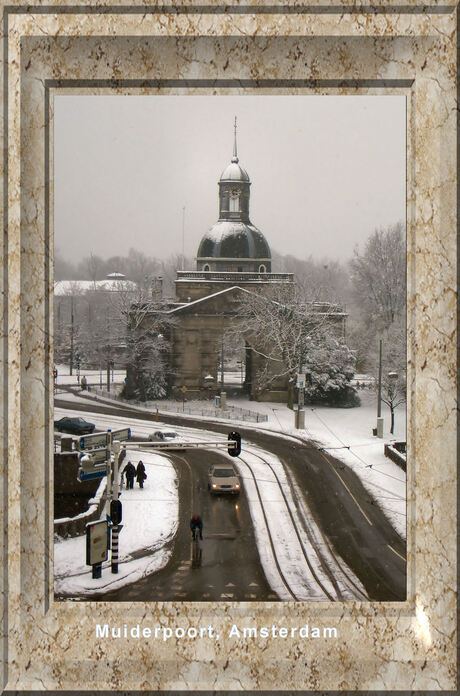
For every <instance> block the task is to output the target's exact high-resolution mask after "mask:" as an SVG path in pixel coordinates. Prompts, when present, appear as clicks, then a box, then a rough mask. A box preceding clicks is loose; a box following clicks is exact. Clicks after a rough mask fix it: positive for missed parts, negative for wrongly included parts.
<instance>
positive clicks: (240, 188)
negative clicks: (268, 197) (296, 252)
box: [196, 128, 271, 273]
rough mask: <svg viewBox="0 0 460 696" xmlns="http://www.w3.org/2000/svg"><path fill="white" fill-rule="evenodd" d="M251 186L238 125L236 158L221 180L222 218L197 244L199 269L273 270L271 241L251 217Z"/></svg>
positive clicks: (234, 157) (265, 271) (234, 156)
mask: <svg viewBox="0 0 460 696" xmlns="http://www.w3.org/2000/svg"><path fill="white" fill-rule="evenodd" d="M250 186H251V181H250V179H249V176H248V173H247V172H246V170H245V169H243V167H242V166H241V165H240V163H239V159H238V154H237V145H236V128H235V144H234V148H233V157H232V160H231V162H230V164H229V165H228V166H227V167H226V168H225V169H224V171H223V172H222V175H221V177H220V179H219V219H218V221H217V222H216V223H215V224H214V225H213V226H212V227H211V228H210V229H209V230H208V231H207V232H206V234H205V235H204V237H203V239H202V240H201V243H200V246H199V247H198V253H197V259H196V267H197V270H198V271H230V272H237V273H244V272H249V273H267V272H270V271H271V253H270V247H269V246H268V242H267V240H266V239H265V237H264V235H263V234H262V232H261V231H260V230H259V229H257V227H255V226H254V225H253V224H252V223H251V220H250V219H249V197H250Z"/></svg>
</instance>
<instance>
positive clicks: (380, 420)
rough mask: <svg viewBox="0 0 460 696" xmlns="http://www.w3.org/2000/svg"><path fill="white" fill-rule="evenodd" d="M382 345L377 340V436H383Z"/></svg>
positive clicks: (381, 342)
mask: <svg viewBox="0 0 460 696" xmlns="http://www.w3.org/2000/svg"><path fill="white" fill-rule="evenodd" d="M382 345H383V341H382V339H380V341H379V379H378V385H377V428H376V430H377V437H383V418H382Z"/></svg>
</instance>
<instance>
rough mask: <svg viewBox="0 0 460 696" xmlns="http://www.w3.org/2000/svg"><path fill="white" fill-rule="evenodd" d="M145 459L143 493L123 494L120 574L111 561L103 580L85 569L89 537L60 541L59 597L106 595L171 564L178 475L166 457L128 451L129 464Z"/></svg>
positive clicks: (56, 570)
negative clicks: (112, 566) (114, 572)
mask: <svg viewBox="0 0 460 696" xmlns="http://www.w3.org/2000/svg"><path fill="white" fill-rule="evenodd" d="M140 459H141V460H142V461H143V462H144V465H145V471H146V474H147V480H146V481H145V482H144V488H143V489H140V488H138V487H137V484H135V486H136V487H135V488H133V489H132V490H126V489H125V488H123V489H122V491H121V497H120V500H121V502H122V505H123V519H122V524H123V529H122V530H121V532H120V536H119V559H120V560H119V571H118V574H112V572H111V566H110V560H108V561H106V562H105V563H103V565H102V577H101V578H99V579H96V580H95V579H93V578H92V577H91V575H92V573H91V567H90V566H87V565H86V536H80V537H76V538H74V539H65V540H62V539H59V538H58V539H56V542H55V544H54V575H55V584H54V590H55V593H56V594H59V595H91V594H98V593H103V592H107V591H109V590H113V589H117V588H119V587H123V586H124V585H128V584H131V583H133V582H135V581H136V580H140V579H141V578H142V577H145V576H146V575H149V574H150V573H154V572H156V571H158V570H160V569H161V568H163V567H164V566H165V565H166V564H167V562H168V560H169V558H170V555H171V551H170V548H169V547H170V543H171V541H172V540H173V538H174V535H175V534H176V531H177V525H178V514H179V500H178V495H177V477H176V473H175V470H174V467H173V466H172V464H171V463H170V462H169V460H168V459H167V457H165V456H163V455H160V454H154V453H152V452H151V451H150V452H147V451H145V452H144V451H136V452H128V453H127V457H126V460H125V461H128V460H131V461H132V462H133V464H134V465H136V464H137V462H138V461H139V460H140ZM102 519H105V512H104V514H103V515H102ZM109 558H110V552H109Z"/></svg>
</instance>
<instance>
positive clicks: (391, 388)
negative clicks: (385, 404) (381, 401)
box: [388, 372, 398, 435]
mask: <svg viewBox="0 0 460 696" xmlns="http://www.w3.org/2000/svg"><path fill="white" fill-rule="evenodd" d="M388 380H389V381H388V401H389V403H390V412H391V427H390V434H391V435H393V432H394V427H395V407H394V398H395V392H396V382H397V380H398V373H397V372H389V373H388Z"/></svg>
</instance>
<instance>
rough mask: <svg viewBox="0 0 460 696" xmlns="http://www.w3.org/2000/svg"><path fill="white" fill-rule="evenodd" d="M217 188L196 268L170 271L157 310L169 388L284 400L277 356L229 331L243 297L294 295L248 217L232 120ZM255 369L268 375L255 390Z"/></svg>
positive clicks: (288, 277)
mask: <svg viewBox="0 0 460 696" xmlns="http://www.w3.org/2000/svg"><path fill="white" fill-rule="evenodd" d="M218 189H219V217H218V220H217V222H215V223H214V224H213V225H212V227H210V228H209V229H208V231H207V232H205V234H204V235H203V238H202V239H201V242H200V244H199V247H198V251H197V255H196V268H195V270H189V271H186V270H180V271H177V276H176V281H175V288H176V300H175V302H173V303H169V304H168V305H167V306H166V305H164V309H163V310H162V312H163V314H164V316H165V328H161V331H162V332H163V334H165V335H167V338H168V341H169V375H170V376H169V391H170V393H171V395H172V396H175V397H176V398H179V399H183V398H184V399H186V400H189V399H197V398H198V399H199V398H209V397H211V396H212V395H214V394H217V393H220V394H223V393H224V392H227V393H232V392H235V390H236V391H241V390H243V391H244V392H246V393H247V394H248V396H249V397H250V398H253V399H257V400H264V401H286V399H287V394H288V378H287V377H286V375H285V374H281V375H279V374H278V372H279V369H278V366H279V360H277V361H276V364H275V363H274V362H273V361H271V362H270V360H269V359H267V358H266V355H264V351H263V350H261V346H260V345H252V342H253V340H254V337H253V335H252V333H251V331H250V330H248V331H246V330H245V331H242V332H241V333H239V332H237V331H235V329H236V327H237V326H238V322H239V321H240V317H241V305H242V303H243V302H247V301H248V296H249V300H250V299H251V295H252V294H253V293H267V294H268V293H269V292H270V291H271V290H272V289H278V288H280V286H282V293H281V294H282V295H283V296H284V297H285V298H288V297H289V296H290V294H291V292H292V293H293V292H294V276H293V274H292V273H273V272H272V261H271V252H270V247H269V244H268V242H267V240H266V239H265V237H264V235H263V233H262V232H261V231H260V230H259V229H258V228H257V227H256V226H255V225H253V224H252V222H251V219H250V216H249V201H250V189H251V180H250V178H249V175H248V173H247V171H246V170H245V169H244V168H243V167H242V166H241V164H240V162H239V158H238V152H237V141H236V119H235V136H234V145H233V156H232V158H231V160H230V163H229V164H228V165H227V167H225V169H224V170H223V172H222V174H221V176H220V179H219V180H218ZM152 295H153V296H154V297H156V298H157V299H158V298H160V297H161V287H156V286H155V289H154V287H153V286H152ZM145 320H146V321H150V322H151V323H152V324H153V326H154V327H156V329H158V314H157V315H156V317H153V316H152V317H151V318H149V315H148V313H147V314H146V317H145ZM232 342H233V343H232ZM235 343H236V345H235ZM261 371H264V372H265V374H271V375H272V378H271V379H270V380H269V382H268V383H269V386H267V388H266V389H264V390H263V391H260V389H257V387H256V379H255V376H256V375H258V374H259V373H260V372H261ZM134 381H135V377H134V376H133V383H134Z"/></svg>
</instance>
